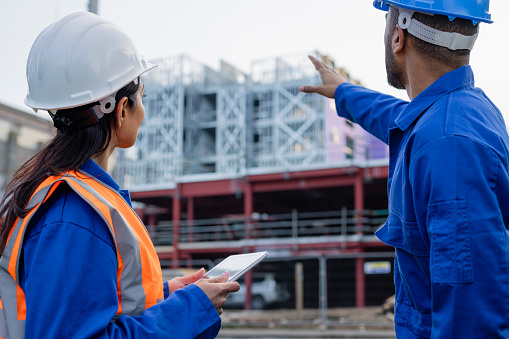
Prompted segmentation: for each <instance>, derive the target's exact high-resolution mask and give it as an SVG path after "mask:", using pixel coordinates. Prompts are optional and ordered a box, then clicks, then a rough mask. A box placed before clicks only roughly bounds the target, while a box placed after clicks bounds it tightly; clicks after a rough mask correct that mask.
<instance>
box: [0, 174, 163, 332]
mask: <svg viewBox="0 0 509 339" xmlns="http://www.w3.org/2000/svg"><path fill="white" fill-rule="evenodd" d="M63 182H66V183H67V184H68V185H69V187H71V188H72V189H73V190H74V192H76V193H77V194H78V195H79V196H80V197H81V198H82V199H83V200H85V201H86V202H87V203H88V204H89V205H90V206H91V207H92V208H93V209H94V210H95V211H96V212H97V213H98V214H99V216H100V217H101V218H102V219H103V220H104V222H105V223H106V224H107V225H108V226H109V229H110V232H111V234H112V236H113V240H114V245H115V248H116V252H117V263H118V266H117V295H118V310H117V314H116V315H115V317H114V318H113V319H116V318H117V317H118V316H119V315H122V314H126V315H131V316H135V315H140V314H141V313H142V312H143V311H144V310H145V309H147V308H148V307H150V306H152V305H154V304H156V303H157V302H159V301H161V300H162V299H163V296H164V292H163V279H162V273H161V265H160V263H159V258H158V256H157V253H156V251H155V249H154V245H153V244H152V241H151V239H150V236H149V234H148V232H147V230H146V228H145V226H144V225H143V223H142V222H141V220H140V219H139V218H138V216H137V215H136V213H135V212H134V211H133V210H132V208H131V207H130V206H129V204H127V202H126V201H125V200H124V199H123V198H122V196H120V195H119V194H118V192H116V191H114V190H112V189H111V188H110V187H108V186H106V185H105V184H103V183H102V182H101V181H99V180H97V179H95V178H93V177H91V176H89V175H87V174H86V173H84V172H83V171H80V170H78V171H71V172H67V173H65V174H63V175H60V176H51V177H49V178H47V179H46V180H45V181H44V182H43V183H42V184H41V185H39V187H38V188H37V189H36V190H35V192H34V194H33V195H32V197H31V198H30V201H29V203H28V205H27V206H28V207H29V208H32V209H31V210H30V212H29V213H28V214H27V215H26V216H25V217H24V218H18V219H17V220H16V221H15V223H14V226H13V227H12V229H11V231H10V234H9V238H8V239H7V244H6V247H5V250H4V252H3V254H2V257H1V258H0V338H13V339H14V338H15V339H19V338H24V336H25V319H26V302H25V293H24V292H23V290H22V289H21V287H20V286H19V284H18V282H19V274H18V271H19V270H18V268H19V262H20V253H21V248H22V246H23V241H24V237H25V230H26V228H27V225H28V224H29V222H30V219H31V218H32V216H33V215H34V214H35V213H36V212H37V210H38V209H39V207H41V205H42V204H43V203H44V202H45V201H46V200H47V199H48V198H49V196H50V195H51V194H52V193H53V192H54V191H55V189H56V188H57V187H58V185H60V184H61V183H63ZM77 213H79V212H77Z"/></svg>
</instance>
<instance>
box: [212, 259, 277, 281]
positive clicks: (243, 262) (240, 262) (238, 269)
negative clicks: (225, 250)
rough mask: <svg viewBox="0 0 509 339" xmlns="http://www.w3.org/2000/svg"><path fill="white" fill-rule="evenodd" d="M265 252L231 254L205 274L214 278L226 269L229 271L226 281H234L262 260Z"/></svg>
mask: <svg viewBox="0 0 509 339" xmlns="http://www.w3.org/2000/svg"><path fill="white" fill-rule="evenodd" d="M267 254H268V253H267V252H256V253H246V254H235V255H231V256H229V257H228V258H226V259H224V260H223V261H221V262H220V263H219V264H217V265H216V266H214V267H213V268H212V269H211V270H210V271H208V272H207V273H206V275H208V276H209V277H210V278H214V277H217V276H220V275H221V274H223V273H224V272H225V271H228V272H230V277H229V278H228V281H235V280H237V279H238V278H240V277H241V276H242V275H243V274H244V273H246V272H247V271H249V270H250V269H251V268H253V267H254V266H256V265H257V264H258V263H259V262H260V261H262V260H263V259H264V258H265V257H266V256H267Z"/></svg>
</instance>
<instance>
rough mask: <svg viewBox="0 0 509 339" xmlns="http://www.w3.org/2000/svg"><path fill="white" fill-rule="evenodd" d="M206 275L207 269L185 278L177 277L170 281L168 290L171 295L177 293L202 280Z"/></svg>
mask: <svg viewBox="0 0 509 339" xmlns="http://www.w3.org/2000/svg"><path fill="white" fill-rule="evenodd" d="M204 275H205V269H204V268H200V269H199V270H198V271H196V272H194V273H193V274H190V275H186V276H184V277H177V278H173V279H171V280H168V289H169V290H170V294H171V293H173V292H175V291H176V290H178V289H181V288H182V287H186V286H187V285H190V284H192V283H194V282H196V281H198V280H200V279H201V278H202V277H203V276H204Z"/></svg>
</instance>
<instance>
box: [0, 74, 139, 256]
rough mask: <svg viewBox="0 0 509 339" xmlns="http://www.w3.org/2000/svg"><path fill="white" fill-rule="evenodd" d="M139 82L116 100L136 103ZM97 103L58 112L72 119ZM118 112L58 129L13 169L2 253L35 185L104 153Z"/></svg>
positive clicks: (1, 225) (1, 230) (3, 210)
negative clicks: (49, 138)
mask: <svg viewBox="0 0 509 339" xmlns="http://www.w3.org/2000/svg"><path fill="white" fill-rule="evenodd" d="M139 84H140V81H139V79H138V81H137V82H136V83H135V82H134V81H133V82H131V83H129V84H127V85H126V86H124V87H123V88H121V89H120V90H119V91H118V92H117V94H116V95H115V100H116V102H117V103H118V102H119V101H120V99H122V98H123V97H127V99H128V105H130V106H131V107H134V106H136V93H137V92H138V88H139ZM96 104H98V102H95V103H92V104H88V105H85V106H80V107H75V108H69V109H63V110H59V111H57V115H59V116H60V117H65V118H68V119H71V120H72V119H73V117H76V116H78V115H79V113H80V112H83V111H84V110H87V109H89V108H90V107H92V106H94V105H96ZM115 115H116V110H115V111H114V112H112V113H110V114H105V115H104V117H103V118H102V119H100V120H99V121H98V122H97V123H96V124H93V125H89V126H86V127H83V128H81V129H78V130H71V131H65V132H62V131H60V130H57V134H56V135H55V137H54V138H53V139H52V140H50V141H49V142H48V143H47V144H46V145H45V146H44V147H43V148H42V149H41V150H40V151H39V152H37V154H35V155H34V156H33V157H32V158H31V159H30V160H28V161H27V162H26V163H24V164H23V165H22V166H21V167H20V168H19V169H18V170H17V171H16V172H15V173H14V176H13V177H12V179H11V180H10V182H9V184H8V185H7V187H6V189H5V194H4V197H3V200H2V202H1V204H0V254H1V253H3V250H4V248H5V245H6V242H7V238H8V236H9V232H10V230H11V228H12V226H13V224H14V222H15V221H16V219H17V218H18V217H21V218H23V217H25V216H26V215H27V214H28V212H30V210H29V209H27V208H25V207H26V205H27V204H28V201H29V200H30V198H31V196H32V194H33V193H34V191H35V189H36V188H37V187H38V186H39V185H40V184H41V183H42V182H43V181H44V180H45V179H46V178H48V177H49V176H52V175H59V174H62V173H65V172H68V171H72V170H76V169H77V168H79V167H80V166H81V165H83V164H84V163H85V162H87V161H88V160H89V159H90V157H92V156H93V155H96V154H102V153H104V151H105V150H106V148H107V147H108V144H109V143H110V140H111V132H112V131H114V130H116V129H117V127H118V126H117V119H116V118H115Z"/></svg>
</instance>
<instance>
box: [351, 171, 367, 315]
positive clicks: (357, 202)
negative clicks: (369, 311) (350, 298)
mask: <svg viewBox="0 0 509 339" xmlns="http://www.w3.org/2000/svg"><path fill="white" fill-rule="evenodd" d="M354 209H355V210H356V211H358V212H360V211H362V210H364V171H363V170H362V169H359V173H358V174H357V175H356V177H355V183H354ZM357 217H362V214H361V213H359V214H357ZM356 226H357V232H356V233H357V234H359V235H362V234H363V231H362V226H363V225H362V222H358V223H356ZM362 250H363V249H362V248H359V249H358V251H359V252H361V251H362ZM365 289H366V282H365V276H364V258H361V257H359V258H356V259H355V298H356V306H357V307H364V306H365V304H366V302H365V299H366V290H365Z"/></svg>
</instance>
